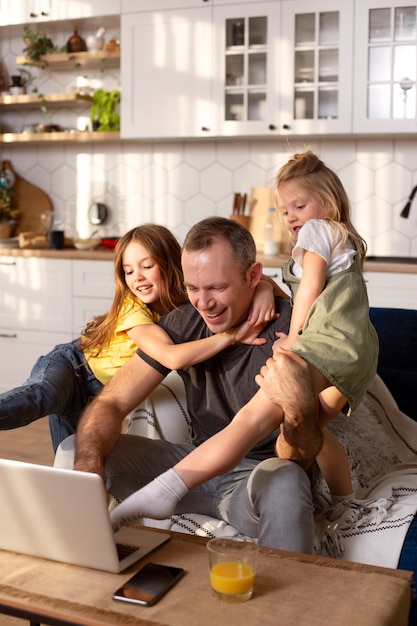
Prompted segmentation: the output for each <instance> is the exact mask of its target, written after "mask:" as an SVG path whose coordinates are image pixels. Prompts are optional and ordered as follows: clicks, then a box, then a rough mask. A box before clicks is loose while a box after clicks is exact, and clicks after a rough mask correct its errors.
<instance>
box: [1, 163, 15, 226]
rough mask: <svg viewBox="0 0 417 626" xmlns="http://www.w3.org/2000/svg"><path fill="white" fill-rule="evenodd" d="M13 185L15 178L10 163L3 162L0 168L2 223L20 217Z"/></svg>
mask: <svg viewBox="0 0 417 626" xmlns="http://www.w3.org/2000/svg"><path fill="white" fill-rule="evenodd" d="M13 183H14V176H13V174H12V172H11V170H10V169H9V167H8V161H3V163H2V164H1V166H0V222H12V221H14V220H16V219H17V217H18V215H19V212H18V210H17V209H16V207H15V203H14V198H13V191H12V189H11V188H12V186H13Z"/></svg>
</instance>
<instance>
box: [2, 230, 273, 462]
mask: <svg viewBox="0 0 417 626" xmlns="http://www.w3.org/2000/svg"><path fill="white" fill-rule="evenodd" d="M114 274H115V294H114V299H113V303H112V306H111V308H110V310H109V311H108V312H107V313H105V314H104V315H99V316H97V317H95V318H94V319H93V320H92V321H91V322H90V323H89V324H88V325H87V326H86V328H85V329H84V331H83V333H82V336H81V338H79V339H77V340H74V341H72V342H69V343H64V344H59V345H57V346H55V348H54V349H53V350H52V351H51V352H49V353H48V354H47V355H44V356H41V357H40V358H39V359H38V360H37V362H36V363H35V365H34V367H33V368H32V371H31V374H30V376H29V378H28V379H27V380H26V381H25V382H24V383H23V384H22V385H21V386H20V387H17V388H15V389H11V390H10V391H6V392H5V393H3V394H0V429H2V430H7V429H11V428H18V427H19V426H24V425H26V424H29V423H31V422H33V421H35V420H37V419H39V418H40V417H43V416H44V415H49V426H50V431H51V438H52V444H53V447H54V450H56V448H57V447H58V445H59V444H60V442H61V441H62V440H63V439H65V438H66V437H67V436H69V435H71V434H73V433H74V432H75V429H76V425H77V422H78V419H79V416H80V414H81V412H82V410H83V409H84V408H85V405H86V404H87V403H88V402H89V401H90V400H91V399H92V398H93V397H94V396H95V395H97V393H98V392H99V391H100V389H101V388H102V387H103V385H105V384H106V383H107V382H108V381H109V380H110V379H111V378H112V376H113V375H114V374H115V373H116V371H117V370H118V369H119V368H120V367H121V366H122V365H123V364H124V363H126V362H127V361H128V360H129V359H130V358H131V357H132V356H133V354H134V353H135V351H136V349H137V348H138V346H139V347H142V348H146V345H147V344H148V342H149V341H151V342H152V345H153V347H154V348H155V349H156V350H157V351H159V352H161V353H162V352H163V353H164V354H165V355H166V354H169V366H170V367H171V368H172V369H178V368H180V367H182V366H183V365H185V364H187V365H191V364H193V363H196V362H200V361H203V360H205V359H207V358H209V357H210V356H213V354H216V353H217V352H219V351H220V350H223V349H224V348H226V347H227V346H229V345H231V344H232V343H234V342H235V341H237V340H239V341H245V342H248V343H261V342H263V340H261V339H256V336H257V333H258V332H259V331H260V328H261V327H262V326H263V324H264V323H266V322H267V321H269V320H270V319H271V318H272V316H273V315H274V301H273V294H272V288H271V286H270V284H269V283H268V282H267V281H263V282H262V284H261V286H260V287H259V288H258V290H257V295H256V298H255V304H254V307H253V311H252V312H251V315H250V319H249V320H248V322H246V323H245V324H243V325H242V326H241V327H239V329H233V331H231V332H228V333H221V334H218V335H213V336H212V337H208V338H207V339H203V340H200V341H197V342H190V343H188V344H181V345H174V344H172V342H171V341H170V339H169V338H168V336H167V335H166V333H165V332H164V331H163V330H162V329H161V328H159V327H158V326H157V324H156V322H158V321H159V319H160V318H161V316H162V315H165V314H166V313H169V312H170V311H172V310H173V309H174V308H176V307H178V306H180V305H181V304H183V303H184V302H186V301H187V295H186V292H185V289H184V286H183V277H182V270H181V248H180V245H179V243H178V242H177V240H176V238H175V237H174V235H173V234H172V233H171V232H170V231H169V230H168V229H167V228H165V227H164V226H160V225H156V224H144V225H141V226H139V227H137V228H133V229H132V230H130V231H129V232H128V233H126V234H125V235H124V236H123V237H122V238H121V239H120V241H119V242H118V244H117V246H116V249H115V256H114ZM145 344H146V345H145ZM168 347H169V349H167V348H168Z"/></svg>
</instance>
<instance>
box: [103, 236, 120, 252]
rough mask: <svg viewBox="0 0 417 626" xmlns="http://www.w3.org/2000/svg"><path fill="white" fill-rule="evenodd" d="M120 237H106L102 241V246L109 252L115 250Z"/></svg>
mask: <svg viewBox="0 0 417 626" xmlns="http://www.w3.org/2000/svg"><path fill="white" fill-rule="evenodd" d="M119 239H120V237H104V238H103V239H102V240H101V243H102V245H103V246H104V247H105V248H109V250H114V249H115V247H116V244H117V242H118V241H119Z"/></svg>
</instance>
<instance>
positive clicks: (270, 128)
mask: <svg viewBox="0 0 417 626" xmlns="http://www.w3.org/2000/svg"><path fill="white" fill-rule="evenodd" d="M268 128H269V130H276V129H277V127H276V126H275V124H270V125H269V126H268Z"/></svg>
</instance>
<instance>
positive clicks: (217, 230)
mask: <svg viewBox="0 0 417 626" xmlns="http://www.w3.org/2000/svg"><path fill="white" fill-rule="evenodd" d="M219 240H225V241H227V242H228V243H229V244H230V247H231V248H232V251H233V257H234V259H235V261H236V263H237V264H238V265H240V267H241V268H242V272H243V273H245V272H246V270H247V269H248V268H249V267H250V266H251V265H252V264H253V263H255V261H256V245H255V241H254V239H253V237H252V235H251V233H250V232H249V231H248V229H247V228H245V227H244V226H242V225H241V224H239V223H238V222H235V221H234V220H231V219H227V218H225V217H207V218H206V219H204V220H201V221H200V222H197V224H194V226H192V228H191V229H190V230H189V232H188V234H187V236H186V238H185V241H184V245H183V250H186V251H187V252H188V251H194V252H195V251H198V250H206V249H207V248H209V247H210V246H211V245H213V243H214V242H215V241H219Z"/></svg>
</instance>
